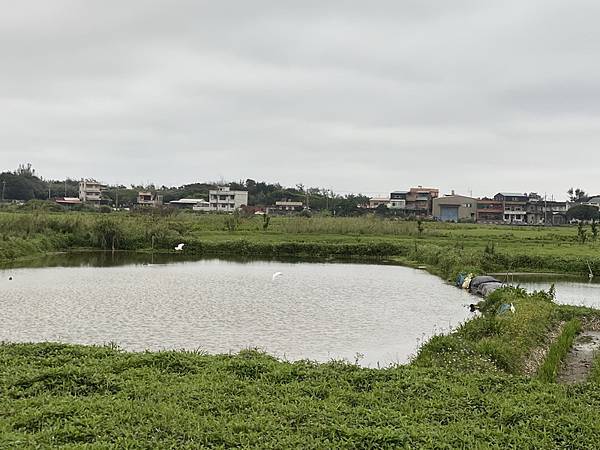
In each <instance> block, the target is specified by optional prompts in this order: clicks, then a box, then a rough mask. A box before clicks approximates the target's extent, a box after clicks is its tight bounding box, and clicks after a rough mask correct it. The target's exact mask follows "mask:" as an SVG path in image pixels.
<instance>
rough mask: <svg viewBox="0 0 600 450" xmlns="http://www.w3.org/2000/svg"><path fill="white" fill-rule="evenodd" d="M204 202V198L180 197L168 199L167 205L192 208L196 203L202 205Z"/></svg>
mask: <svg viewBox="0 0 600 450" xmlns="http://www.w3.org/2000/svg"><path fill="white" fill-rule="evenodd" d="M206 203H207V202H206V200H204V199H203V198H181V199H179V200H172V201H170V202H169V205H170V206H173V207H174V208H179V209H193V208H194V206H196V205H204V204H206Z"/></svg>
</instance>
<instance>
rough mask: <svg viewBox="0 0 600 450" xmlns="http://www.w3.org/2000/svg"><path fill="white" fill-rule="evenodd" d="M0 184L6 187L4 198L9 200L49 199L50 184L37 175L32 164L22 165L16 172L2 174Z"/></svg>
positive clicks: (0, 174)
mask: <svg viewBox="0 0 600 450" xmlns="http://www.w3.org/2000/svg"><path fill="white" fill-rule="evenodd" d="M4 183H5V184H4ZM0 184H3V185H4V186H5V187H4V198H5V199H7V200H23V201H27V200H33V199H39V200H43V199H47V198H48V183H46V182H45V181H43V180H41V179H40V178H38V177H37V176H36V175H35V170H34V169H33V168H32V167H31V164H20V165H19V168H18V169H17V170H15V171H14V172H4V173H0Z"/></svg>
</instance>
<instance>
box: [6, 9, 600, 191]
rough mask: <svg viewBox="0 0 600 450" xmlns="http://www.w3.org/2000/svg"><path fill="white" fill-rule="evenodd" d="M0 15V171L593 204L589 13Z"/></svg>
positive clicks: (594, 103)
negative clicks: (580, 195) (575, 195)
mask: <svg viewBox="0 0 600 450" xmlns="http://www.w3.org/2000/svg"><path fill="white" fill-rule="evenodd" d="M0 6H2V7H3V8H2V10H3V14H2V15H0V58H1V61H2V70H1V71H0V155H1V161H2V168H3V169H10V168H14V167H16V166H17V164H19V163H20V162H23V161H31V162H32V163H34V165H35V166H36V167H37V168H38V171H40V172H41V173H42V174H44V175H45V176H46V177H64V176H72V177H81V176H86V177H96V178H99V179H102V180H105V181H107V182H116V181H118V182H121V183H139V182H148V181H150V182H155V183H157V184H182V183H185V182H192V181H199V180H210V179H218V178H224V179H244V178H247V177H252V178H256V179H265V180H270V181H281V182H282V183H284V184H290V185H293V184H296V183H304V184H305V185H310V186H324V187H331V188H333V189H335V190H338V191H351V190H352V191H362V192H367V193H384V192H387V191H390V190H393V189H398V188H404V187H408V186H410V185H416V184H424V185H434V186H439V187H441V188H442V189H443V190H444V191H449V190H450V189H455V190H457V191H460V192H468V191H469V190H472V191H473V193H474V194H476V195H486V194H487V195H489V194H493V193H495V192H497V191H499V190H511V191H512V190H516V191H525V190H538V191H540V192H548V193H551V194H554V195H556V196H557V197H558V196H560V197H562V196H564V191H565V190H566V188H568V187H569V185H570V184H574V185H581V186H583V187H585V188H587V189H588V190H590V191H593V192H600V182H599V181H598V177H597V174H596V173H595V171H594V170H593V168H594V167H597V166H598V165H599V163H600V152H598V151H597V147H598V144H599V143H600V120H598V119H599V118H598V115H599V113H600V110H599V106H598V105H600V102H599V101H598V100H600V98H599V97H600V62H599V60H598V58H597V55H598V53H599V50H600V28H598V27H597V25H596V22H597V18H598V17H599V16H600V4H598V3H597V2H595V1H585V0H575V1H573V2H568V3H567V2H563V1H557V0H544V1H542V0H536V1H530V2H522V1H516V0H513V1H506V2H481V1H475V0H473V1H466V0H464V1H453V2H437V1H436V2H433V1H422V0H419V1H417V0H413V1H397V0H396V1H375V2H364V1H330V2H322V1H312V0H311V1H303V2H296V1H294V2H292V1H281V0H280V1H266V0H258V1H252V2H245V1H222V2H209V1H191V0H189V1H188V0H185V1H184V0H179V1H158V0H151V1H149V0H143V1H142V0H130V1H128V2H117V1H115V0H108V1H106V0H104V1H96V0H90V1H86V2H81V1H78V0H70V1H67V0H55V1H53V2H45V1H42V0H38V1H33V0H28V1H27V0H25V1H20V2H17V3H15V2H8V1H7V0H0Z"/></svg>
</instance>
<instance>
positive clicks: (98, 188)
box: [79, 179, 108, 207]
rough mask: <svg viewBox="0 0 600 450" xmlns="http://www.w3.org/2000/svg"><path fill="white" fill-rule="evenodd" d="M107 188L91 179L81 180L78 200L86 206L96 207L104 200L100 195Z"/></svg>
mask: <svg viewBox="0 0 600 450" xmlns="http://www.w3.org/2000/svg"><path fill="white" fill-rule="evenodd" d="M107 188H108V187H107V186H106V185H105V184H102V183H98V182H97V181H96V180H93V179H87V180H81V181H80V182H79V200H81V201H82V202H83V203H86V204H88V205H92V206H96V207H98V206H100V204H101V203H102V201H103V200H104V199H103V198H102V193H103V192H104V191H106V189H107Z"/></svg>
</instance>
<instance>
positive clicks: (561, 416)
mask: <svg viewBox="0 0 600 450" xmlns="http://www.w3.org/2000/svg"><path fill="white" fill-rule="evenodd" d="M0 364H1V367H2V369H3V370H2V371H1V372H0V386H1V388H2V390H1V392H0V401H1V403H2V405H3V408H2V413H1V414H0V448H50V447H61V446H64V447H65V448H82V447H83V446H86V448H109V447H111V448H150V447H154V448H199V447H202V446H205V447H210V448H232V447H245V448H448V449H451V448H482V447H492V448H508V447H512V448H565V447H568V448H581V449H584V448H594V447H595V445H596V444H597V430H598V427H599V426H600V417H599V416H598V414H597V411H598V409H599V408H600V386H598V385H593V384H588V385H585V386H576V387H565V386H559V385H556V384H544V383H540V382H537V381H532V380H529V379H525V378H523V377H518V376H511V375H506V374H503V373H494V372H481V373H471V374H465V373H464V372H461V371H449V370H441V369H436V368H426V367H415V366H407V367H395V368H389V369H382V370H375V369H364V368H359V367H356V366H353V365H349V364H341V363H335V362H334V363H330V364H313V363H310V362H297V363H284V362H280V361H277V360H275V359H273V358H271V357H269V356H267V355H264V354H260V353H256V352H251V351H246V352H241V353H240V354H238V355H221V356H206V355H201V354H192V353H183V352H164V353H137V354H135V353H125V352H119V351H117V350H114V349H109V348H97V347H78V346H66V345H55V344H37V345H3V346H1V347H0Z"/></svg>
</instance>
